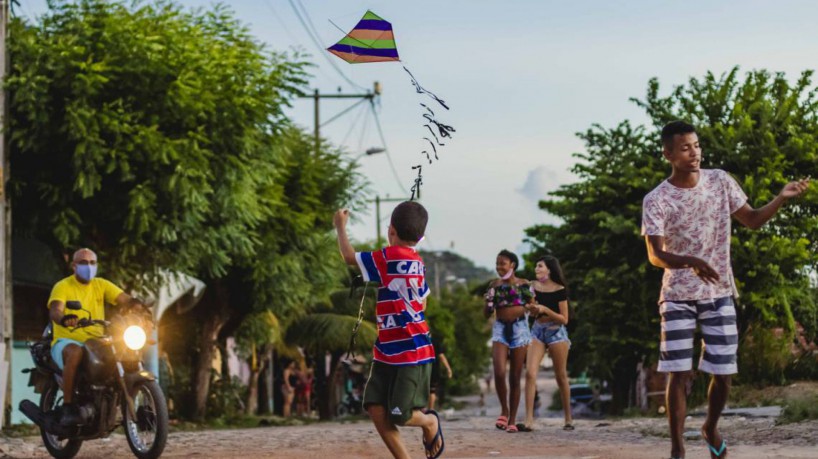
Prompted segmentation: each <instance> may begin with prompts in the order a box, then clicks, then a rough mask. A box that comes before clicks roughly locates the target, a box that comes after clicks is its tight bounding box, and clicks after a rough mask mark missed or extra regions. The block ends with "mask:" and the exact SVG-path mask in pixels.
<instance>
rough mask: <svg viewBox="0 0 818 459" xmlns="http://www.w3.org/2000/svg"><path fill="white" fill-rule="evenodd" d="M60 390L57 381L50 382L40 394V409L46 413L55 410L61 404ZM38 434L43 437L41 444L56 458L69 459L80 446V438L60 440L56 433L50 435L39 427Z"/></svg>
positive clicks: (75, 453)
mask: <svg viewBox="0 0 818 459" xmlns="http://www.w3.org/2000/svg"><path fill="white" fill-rule="evenodd" d="M61 392H62V390H61V389H60V386H58V385H57V383H52V384H50V385H49V386H48V387H46V389H45V390H44V391H43V393H42V394H41V395H40V410H41V411H42V412H43V413H47V412H49V411H51V410H56V409H58V408H59V407H61V406H62V397H60V396H59V394H60V393H61ZM40 436H41V437H42V439H43V445H45V449H47V450H48V454H51V456H52V457H55V458H57V459H71V458H72V457H74V456H76V455H77V453H78V452H79V451H80V447H81V446H82V440H76V439H71V440H60V439H58V438H57V436H56V435H52V434H50V433H48V432H46V431H45V429H43V428H42V427H41V428H40Z"/></svg>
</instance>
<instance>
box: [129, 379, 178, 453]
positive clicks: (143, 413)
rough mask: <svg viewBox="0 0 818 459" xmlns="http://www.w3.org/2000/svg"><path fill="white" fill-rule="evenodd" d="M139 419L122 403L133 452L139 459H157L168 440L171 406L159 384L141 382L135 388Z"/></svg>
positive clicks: (135, 406)
mask: <svg viewBox="0 0 818 459" xmlns="http://www.w3.org/2000/svg"><path fill="white" fill-rule="evenodd" d="M133 393H134V394H135V395H134V409H136V419H132V418H131V416H130V414H129V413H128V406H127V402H126V401H125V400H123V401H122V425H123V427H124V428H125V438H126V439H127V440H128V446H130V447H131V452H133V454H134V456H136V457H138V458H139V459H156V458H158V457H159V456H161V455H162V451H164V450H165V443H166V442H167V440H168V404H167V402H166V401H165V394H164V393H162V389H161V388H160V387H159V384H157V383H156V381H141V382H138V383H136V385H135V387H134V391H133Z"/></svg>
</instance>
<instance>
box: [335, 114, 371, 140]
mask: <svg viewBox="0 0 818 459" xmlns="http://www.w3.org/2000/svg"><path fill="white" fill-rule="evenodd" d="M368 114H369V110H367V109H366V107H362V108H361V110H358V115H356V116H355V118H354V119H353V120H352V124H350V125H349V130H348V131H347V133H346V135H345V136H344V139H343V140H341V145H346V143H347V140H348V139H349V136H350V134H352V131H354V130H355V126H357V125H358V122H360V121H361V118H362V117H363V115H368Z"/></svg>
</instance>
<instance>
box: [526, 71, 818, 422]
mask: <svg viewBox="0 0 818 459" xmlns="http://www.w3.org/2000/svg"><path fill="white" fill-rule="evenodd" d="M811 77H812V72H805V73H804V74H802V76H801V78H799V79H798V80H797V81H795V82H794V83H790V82H788V81H787V79H786V78H785V76H784V75H783V74H776V75H770V74H769V73H767V72H765V71H753V72H749V73H748V74H747V75H746V78H745V79H744V80H743V81H741V79H740V77H739V76H738V69H733V71H731V72H728V73H727V74H725V75H723V76H722V77H720V78H716V77H715V76H714V75H712V74H710V73H708V74H707V75H705V77H704V78H702V79H695V78H691V79H690V81H689V82H688V84H687V85H682V86H679V87H676V88H675V89H674V90H673V91H672V92H671V94H670V95H668V96H666V97H660V96H659V83H658V81H657V80H655V79H654V80H651V81H650V83H649V85H648V92H647V96H646V98H645V100H635V102H636V103H637V104H638V105H639V106H640V107H642V108H643V109H644V110H645V111H646V113H647V114H648V116H649V117H650V118H651V120H652V122H653V126H652V127H650V128H646V127H633V126H631V124H630V123H628V122H627V121H625V122H622V123H620V124H619V125H618V126H616V127H614V128H612V129H605V128H603V127H601V126H598V125H595V126H593V127H592V128H591V129H589V130H588V131H586V132H584V133H580V134H578V135H579V137H580V138H582V139H583V140H584V141H585V144H586V149H585V152H584V153H581V154H576V155H575V156H576V157H577V158H578V159H580V163H578V164H577V165H576V166H574V167H573V169H572V170H573V172H574V173H575V174H577V176H578V177H579V181H578V182H576V183H573V184H569V185H565V186H563V187H561V188H560V189H559V190H557V191H556V192H554V193H552V194H551V195H552V197H551V198H550V199H548V200H544V201H541V203H540V207H541V208H542V209H543V210H545V211H547V212H549V213H551V214H553V215H555V216H557V217H559V218H560V219H561V220H562V223H560V224H558V225H537V226H534V227H531V228H528V229H527V230H526V235H527V237H528V239H529V241H530V242H532V244H533V246H534V251H533V252H532V253H531V254H529V256H528V257H527V259H528V260H529V261H534V260H535V259H536V257H538V256H540V255H542V254H543V253H546V252H551V253H553V254H554V255H556V256H557V257H558V258H560V260H561V261H562V264H563V267H564V269H565V271H566V275H567V277H568V281H569V285H570V287H571V298H572V300H574V301H573V303H574V306H575V307H574V310H575V312H576V313H575V314H574V318H575V319H574V320H572V324H574V325H573V326H574V327H576V328H575V329H573V330H572V332H573V336H572V341H573V345H574V346H573V352H572V353H571V359H572V361H571V367H572V368H573V370H574V371H576V370H579V369H584V368H588V369H590V371H591V373H592V374H593V375H595V376H597V377H600V378H604V379H608V380H610V381H611V382H612V389H613V392H614V409H615V410H621V408H623V407H624V406H625V405H626V404H627V401H628V394H629V391H630V390H631V388H632V386H633V384H634V382H635V377H636V373H635V369H636V364H637V363H638V362H640V361H642V360H647V361H648V363H649V362H651V361H655V360H656V358H657V357H658V349H657V347H658V346H657V344H658V341H659V340H658V338H659V337H658V330H659V323H658V319H659V316H658V314H657V308H656V301H657V299H658V293H659V287H660V277H661V271H660V270H658V269H656V268H654V267H652V266H650V265H649V264H648V262H647V254H646V250H645V244H644V239H643V237H642V236H641V235H640V219H641V202H642V199H643V197H644V196H645V194H647V192H648V191H650V190H651V189H652V188H654V187H655V186H656V185H658V184H659V183H660V182H661V181H662V180H663V179H664V178H666V177H667V176H668V175H669V172H670V170H669V166H668V165H667V163H666V162H665V161H664V160H663V159H662V157H661V145H660V143H659V133H658V131H659V130H660V129H661V126H663V125H664V124H665V123H667V122H668V121H671V120H674V119H685V120H688V121H689V122H692V123H693V124H694V125H696V127H697V130H698V132H699V138H700V140H701V143H702V145H703V156H704V160H705V161H706V162H705V164H707V165H708V166H709V167H713V168H722V169H725V170H727V171H728V172H730V173H731V174H732V175H733V176H734V177H736V178H737V179H738V181H739V183H740V184H741V185H742V188H744V190H745V191H746V192H747V194H748V196H749V199H750V203H751V204H753V205H761V204H763V203H765V202H767V201H768V200H769V199H771V198H772V197H773V196H774V195H775V193H777V192H778V191H779V190H780V188H781V187H782V186H783V185H784V183H786V182H787V181H788V180H790V179H792V178H794V177H801V176H805V175H810V174H812V175H815V173H816V171H817V169H818V161H816V136H818V124H816V123H818V121H816V120H818V118H816V116H815V115H816V102H815V100H814V92H815V89H814V88H813V87H812V83H811ZM817 222H818V194H816V192H815V191H812V190H811V191H809V192H808V194H807V195H806V196H804V197H803V198H801V199H799V200H798V201H797V202H796V203H792V204H791V205H789V206H787V207H785V208H784V209H782V210H781V212H780V213H779V215H778V216H777V217H776V218H775V219H774V220H773V221H772V222H771V223H769V224H768V225H767V226H765V227H764V228H763V229H762V230H760V231H757V232H751V231H749V230H747V229H746V228H743V227H741V226H740V225H738V224H735V225H733V235H734V238H733V244H732V257H733V266H734V272H735V276H736V278H737V280H738V286H739V290H740V293H741V295H742V297H741V303H740V304H741V306H740V312H739V314H740V322H741V327H740V328H741V334H742V336H743V338H742V344H741V346H742V348H744V349H745V350H747V351H751V352H756V356H759V355H763V354H765V353H764V352H757V351H760V350H759V349H758V348H757V346H754V343H756V344H759V345H760V343H768V342H770V340H768V339H765V338H766V336H765V335H766V333H768V330H770V329H771V328H773V327H783V328H784V330H786V334H785V340H790V338H792V336H793V330H794V323H795V321H799V322H801V323H802V324H804V326H805V328H807V329H808V330H811V332H810V333H812V334H811V336H812V337H814V336H815V330H816V326H817V325H818V324H816V322H815V314H816V305H815V300H814V297H811V296H810V293H809V292H810V290H809V288H808V286H809V279H808V276H809V273H810V272H815V269H816V267H818V255H816V254H818V250H816V249H818V245H817V244H818V225H816V223H817ZM779 342H780V341H779ZM785 347H786V346H785ZM766 351H769V352H767V353H768V354H770V356H769V359H770V362H771V363H772V362H777V361H780V356H781V352H782V348H781V347H780V346H779V347H778V348H776V349H766ZM757 358H758V357H756V359H757ZM750 360H754V359H749V358H741V357H740V359H739V365H740V366H741V368H742V370H741V371H740V374H742V373H743V372H744V370H745V369H748V366H747V364H748V363H749V362H750ZM762 369H765V370H762ZM781 370H782V369H781V368H780V367H779V368H777V367H775V366H764V365H762V366H761V367H760V368H759V369H758V371H753V372H752V374H748V375H747V376H749V377H750V378H763V380H775V379H780V374H781Z"/></svg>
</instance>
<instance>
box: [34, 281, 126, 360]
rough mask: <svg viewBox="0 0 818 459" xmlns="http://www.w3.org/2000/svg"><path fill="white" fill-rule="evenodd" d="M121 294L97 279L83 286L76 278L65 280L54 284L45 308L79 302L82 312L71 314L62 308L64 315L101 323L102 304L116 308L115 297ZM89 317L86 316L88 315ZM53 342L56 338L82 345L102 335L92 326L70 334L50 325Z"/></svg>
mask: <svg viewBox="0 0 818 459" xmlns="http://www.w3.org/2000/svg"><path fill="white" fill-rule="evenodd" d="M120 293H122V289H121V288H119V287H117V286H116V285H114V284H113V283H112V282H110V281H107V280H105V279H101V278H99V277H95V278H94V279H91V282H89V283H87V284H83V283H82V282H80V281H78V280H77V278H76V276H71V277H66V278H65V279H63V280H61V281H59V282H57V283H56V284H54V288H53V289H52V290H51V296H50V297H49V298H48V307H49V308H51V302H52V301H62V302H63V303H66V302H68V301H79V302H80V303H81V304H82V310H80V311H75V310H71V309H68V308H65V313H66V314H75V315H76V316H77V317H78V318H80V319H99V320H102V319H105V304H106V303H107V304H116V297H118V296H119V294H120ZM89 313H90V315H89ZM53 326H54V341H53V342H52V344H53V343H54V342H56V341H57V340H58V339H60V338H69V339H73V340H77V341H79V342H81V343H84V342H85V341H86V340H87V339H89V338H97V337H99V336H100V335H102V333H103V330H102V327H100V326H98V325H95V326H92V327H84V328H78V329H76V330H74V331H71V329H69V328H66V327H63V326H62V325H60V324H58V323H56V322H55V323H54V324H53Z"/></svg>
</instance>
